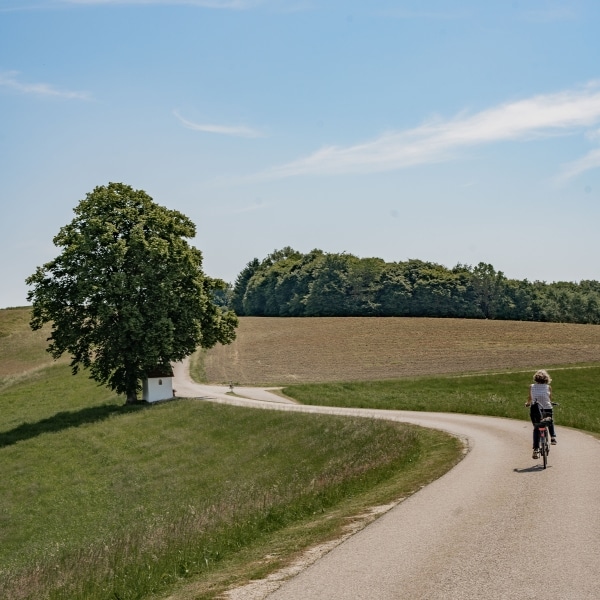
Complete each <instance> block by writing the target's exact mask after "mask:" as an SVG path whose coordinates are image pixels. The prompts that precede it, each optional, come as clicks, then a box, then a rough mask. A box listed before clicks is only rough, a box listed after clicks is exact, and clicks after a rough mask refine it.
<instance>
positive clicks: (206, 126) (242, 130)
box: [173, 110, 264, 138]
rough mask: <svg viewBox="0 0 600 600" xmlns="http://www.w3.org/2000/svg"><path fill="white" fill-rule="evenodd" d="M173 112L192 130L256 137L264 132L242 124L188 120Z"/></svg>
mask: <svg viewBox="0 0 600 600" xmlns="http://www.w3.org/2000/svg"><path fill="white" fill-rule="evenodd" d="M173 114H174V115H175V116H176V117H177V119H178V120H179V121H180V122H181V123H182V124H183V125H184V126H185V127H187V128H188V129H193V130H194V131H203V132H204V133H217V134H220V135H231V136H234V137H246V138H258V137H264V134H263V133H262V132H261V131H258V129H253V128H251V127H246V126H244V125H239V126H235V125H233V126H231V125H215V124H210V123H193V122H192V121H188V120H187V119H184V118H183V117H182V116H181V115H180V114H179V113H178V112H177V111H176V110H174V111H173Z"/></svg>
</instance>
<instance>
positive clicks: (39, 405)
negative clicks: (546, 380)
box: [0, 309, 461, 600]
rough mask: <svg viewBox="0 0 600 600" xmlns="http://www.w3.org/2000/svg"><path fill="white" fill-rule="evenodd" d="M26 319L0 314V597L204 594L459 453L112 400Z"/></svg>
mask: <svg viewBox="0 0 600 600" xmlns="http://www.w3.org/2000/svg"><path fill="white" fill-rule="evenodd" d="M28 317H29V311H27V310H26V309H18V310H3V311H0V357H1V361H0V407H1V410H0V465H1V466H2V471H3V478H2V480H1V481H0V598H7V599H8V598H10V599H11V600H20V599H33V598H35V599H36V600H39V599H45V598H48V599H69V600H76V599H86V600H93V599H96V598H98V599H100V598H102V599H106V598H119V599H121V600H124V599H134V598H135V599H142V598H144V599H149V598H163V597H165V596H166V595H170V597H171V598H174V597H178V598H184V597H194V598H214V597H216V596H218V594H220V593H221V592H222V591H223V590H224V589H226V588H227V587H229V586H231V585H234V584H236V583H240V582H243V581H246V580H247V579H248V578H252V577H257V576H260V575H262V574H264V573H267V572H269V571H271V570H273V569H276V568H278V567H279V566H281V565H283V564H286V563H287V562H288V561H289V560H290V559H291V557H293V556H295V555H297V553H298V552H301V551H302V550H303V549H304V548H306V547H309V546H311V545H313V544H316V543H318V542H321V541H323V540H326V539H330V538H336V537H338V536H339V535H340V532H342V531H343V530H344V529H345V528H346V527H347V526H348V523H349V521H352V519H353V518H354V517H355V516H356V515H361V514H363V513H364V512H365V511H366V510H367V509H368V508H369V507H372V506H376V505H379V504H386V503H389V502H391V501H393V500H394V499H397V498H398V497H400V496H403V495H408V494H410V493H412V492H413V491H414V490H416V489H419V487H420V486H422V485H423V484H425V483H426V482H427V481H430V480H431V479H433V478H435V477H438V476H439V475H441V474H442V473H443V472H445V471H446V470H447V469H448V468H450V467H451V466H452V464H454V463H455V462H456V461H457V460H458V459H459V457H460V453H461V448H460V444H459V443H458V442H457V441H456V440H454V439H453V438H450V437H448V436H446V435H443V434H440V433H437V432H428V431H425V430H421V429H418V428H416V427H410V426H404V425H399V424H392V423H383V422H379V421H370V420H369V421H366V420H361V419H344V418H339V417H321V416H316V415H302V414H284V413H280V412H278V411H255V410H251V409H240V408H235V407H228V406H222V405H217V404H211V403H208V402H202V401H197V400H196V401H194V400H186V399H178V400H175V401H172V402H165V403H162V404H159V405H154V406H126V405H124V399H123V398H120V397H117V396H115V395H114V394H112V393H111V392H110V391H109V390H107V389H106V388H103V387H99V386H97V385H95V384H94V383H93V382H91V381H90V380H89V379H87V378H86V376H85V375H84V374H79V375H77V376H72V375H71V374H70V368H69V366H68V364H66V362H67V361H65V360H61V361H59V363H58V364H53V363H52V361H50V360H49V359H48V357H47V356H46V354H45V353H44V351H43V348H44V345H45V338H46V337H47V335H48V332H47V331H46V332H44V333H43V334H41V335H40V333H39V332H36V333H33V332H31V331H29V329H28V326H27V322H28ZM190 585H191V586H192V587H193V592H191V591H190ZM174 594H178V595H177V596H174ZM190 594H191V595H190Z"/></svg>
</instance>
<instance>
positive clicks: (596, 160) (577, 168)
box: [557, 148, 600, 183]
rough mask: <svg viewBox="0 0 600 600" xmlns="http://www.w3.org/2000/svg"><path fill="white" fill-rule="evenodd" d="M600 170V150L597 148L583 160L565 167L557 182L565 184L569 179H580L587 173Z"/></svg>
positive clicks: (580, 159) (575, 161)
mask: <svg viewBox="0 0 600 600" xmlns="http://www.w3.org/2000/svg"><path fill="white" fill-rule="evenodd" d="M599 168H600V148H595V149H594V150H591V151H590V152H588V153H587V154H586V155H585V156H583V157H582V158H579V159H578V160H574V161H573V162H570V163H567V164H566V165H563V168H562V170H561V172H560V174H559V176H558V177H557V181H559V182H561V183H564V182H565V181H568V180H569V179H573V178H574V177H578V176H579V175H581V174H582V173H585V172H586V171H591V170H592V169H599Z"/></svg>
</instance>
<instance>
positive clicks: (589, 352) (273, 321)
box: [204, 317, 600, 385]
mask: <svg viewBox="0 0 600 600" xmlns="http://www.w3.org/2000/svg"><path fill="white" fill-rule="evenodd" d="M591 362H600V326H598V325H574V324H563V323H528V322H515V321H488V320H465V319H425V318H423V319H422V318H394V317H391V318H360V317H357V318H327V317H320V318H260V317H242V318H240V326H239V328H238V336H237V339H236V341H235V342H234V343H233V344H231V345H229V346H218V347H216V348H213V349H211V350H209V351H208V352H206V354H205V357H204V369H205V374H206V379H207V381H208V382H209V383H229V382H234V383H235V384H237V385H241V384H246V385H282V384H289V383H300V382H302V383H304V382H325V381H368V380H376V379H394V378H399V377H410V376H418V375H431V374H457V373H467V372H488V371H501V370H507V369H520V368H523V369H536V368H546V367H551V366H553V365H566V364H577V363H591Z"/></svg>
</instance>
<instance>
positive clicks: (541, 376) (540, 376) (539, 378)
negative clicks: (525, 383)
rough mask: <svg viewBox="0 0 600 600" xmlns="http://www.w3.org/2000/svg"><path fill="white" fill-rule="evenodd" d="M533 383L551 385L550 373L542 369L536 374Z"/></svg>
mask: <svg viewBox="0 0 600 600" xmlns="http://www.w3.org/2000/svg"><path fill="white" fill-rule="evenodd" d="M533 381H535V383H550V382H551V381H552V379H551V377H550V375H548V371H545V370H544V369H540V370H539V371H536V372H535V375H534V376H533Z"/></svg>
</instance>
